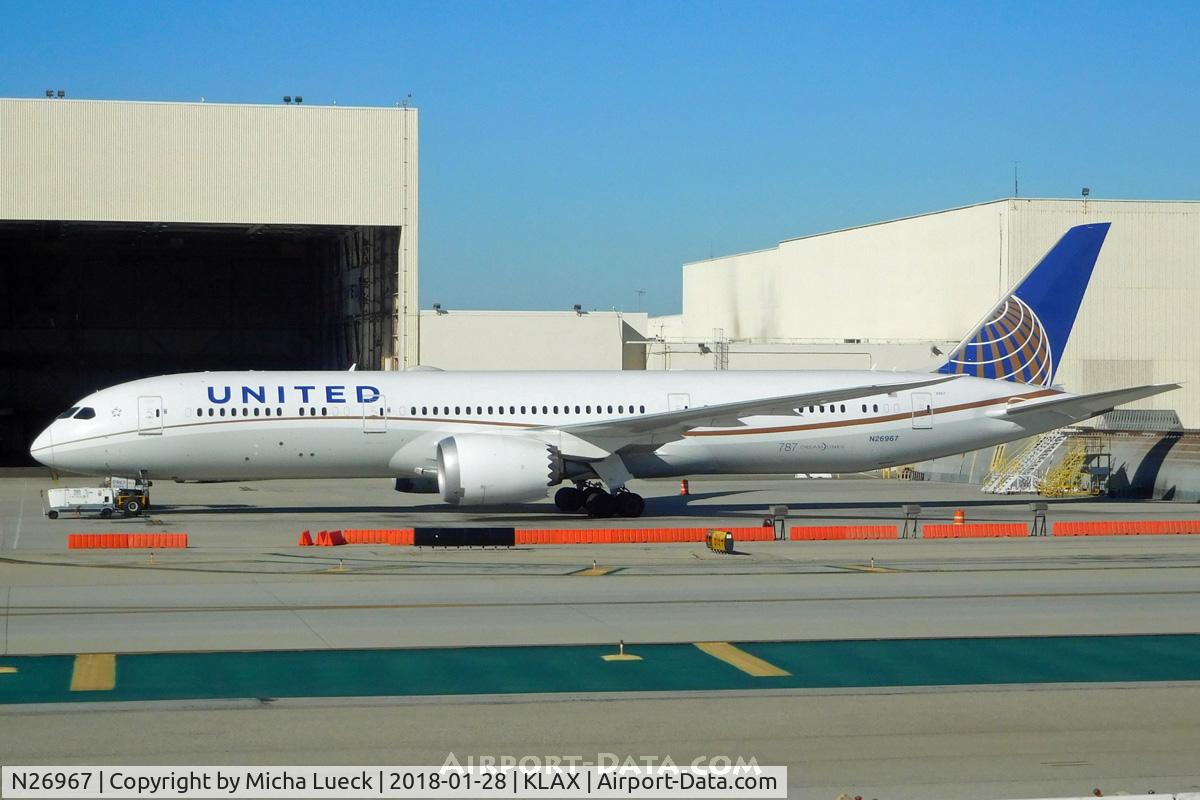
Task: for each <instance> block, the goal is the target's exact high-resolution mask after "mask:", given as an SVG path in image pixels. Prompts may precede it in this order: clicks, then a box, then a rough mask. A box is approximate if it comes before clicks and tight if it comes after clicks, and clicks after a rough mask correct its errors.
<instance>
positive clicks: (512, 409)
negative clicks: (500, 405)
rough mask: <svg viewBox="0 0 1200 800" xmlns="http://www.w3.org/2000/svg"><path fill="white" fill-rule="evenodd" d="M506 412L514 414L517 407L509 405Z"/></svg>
mask: <svg viewBox="0 0 1200 800" xmlns="http://www.w3.org/2000/svg"><path fill="white" fill-rule="evenodd" d="M508 413H510V414H515V413H517V407H516V406H509V407H508Z"/></svg>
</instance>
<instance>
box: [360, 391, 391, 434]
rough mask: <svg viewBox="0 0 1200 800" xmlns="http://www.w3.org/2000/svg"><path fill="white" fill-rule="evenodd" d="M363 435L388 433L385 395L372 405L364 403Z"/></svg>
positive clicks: (376, 399)
mask: <svg viewBox="0 0 1200 800" xmlns="http://www.w3.org/2000/svg"><path fill="white" fill-rule="evenodd" d="M362 415H363V433H387V424H388V421H387V398H385V397H384V396H383V395H380V396H379V397H377V398H375V401H374V402H372V403H363V405H362Z"/></svg>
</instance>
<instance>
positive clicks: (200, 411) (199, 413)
mask: <svg viewBox="0 0 1200 800" xmlns="http://www.w3.org/2000/svg"><path fill="white" fill-rule="evenodd" d="M196 416H197V417H203V416H204V409H203V408H197V409H196Z"/></svg>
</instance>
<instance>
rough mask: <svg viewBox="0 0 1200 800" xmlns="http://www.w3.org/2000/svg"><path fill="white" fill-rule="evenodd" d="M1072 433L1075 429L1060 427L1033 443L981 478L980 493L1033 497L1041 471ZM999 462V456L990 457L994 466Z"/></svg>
mask: <svg viewBox="0 0 1200 800" xmlns="http://www.w3.org/2000/svg"><path fill="white" fill-rule="evenodd" d="M1072 433H1074V430H1073V429H1071V428H1059V429H1058V430H1054V431H1050V432H1048V433H1043V434H1042V435H1041V436H1039V437H1038V438H1037V439H1034V440H1032V441H1031V442H1030V443H1029V444H1028V445H1026V446H1025V447H1024V448H1022V450H1021V451H1020V452H1018V453H1017V454H1016V455H1015V456H1013V457H1012V458H1011V459H1009V460H1008V461H1007V462H1005V463H1003V464H1001V465H1000V466H999V467H994V468H993V469H992V471H991V472H989V473H988V475H987V477H986V478H984V482H983V491H985V492H988V493H990V494H1017V493H1020V492H1028V493H1031V494H1032V493H1033V492H1036V491H1038V488H1039V486H1040V484H1041V480H1042V468H1043V467H1044V466H1045V465H1046V464H1047V463H1048V462H1049V461H1050V459H1051V457H1052V456H1053V455H1054V453H1055V451H1057V450H1058V448H1059V447H1060V446H1062V443H1063V442H1065V441H1066V440H1067V439H1068V438H1070V436H1071V434H1072ZM998 459H1003V454H1002V453H1001V455H1000V456H998V457H994V458H993V464H995V462H996V461H997V460H998Z"/></svg>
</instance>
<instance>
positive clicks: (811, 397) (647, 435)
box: [548, 375, 958, 452]
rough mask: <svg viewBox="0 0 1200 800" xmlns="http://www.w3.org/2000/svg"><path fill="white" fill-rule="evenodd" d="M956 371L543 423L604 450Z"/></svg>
mask: <svg viewBox="0 0 1200 800" xmlns="http://www.w3.org/2000/svg"><path fill="white" fill-rule="evenodd" d="M957 378H958V376H957V375H937V376H936V377H930V378H924V379H922V380H917V381H904V382H901V383H872V384H860V385H857V386H846V387H843V388H838V389H824V390H822V391H818V392H807V393H805V394H790V395H783V396H780V397H758V398H754V399H751V400H739V401H737V402H734V403H720V404H718V405H711V406H698V407H696V408H685V409H682V410H679V411H664V412H660V413H658V414H645V415H642V416H640V417H630V418H627V419H614V420H606V421H601V422H584V423H580V424H578V425H561V426H548V427H553V428H554V429H555V430H560V431H562V432H563V433H569V434H572V435H573V436H577V437H579V438H580V439H583V440H585V441H588V442H591V443H592V444H594V445H596V446H598V447H602V448H604V449H605V450H608V451H609V452H614V451H616V450H618V449H620V448H621V447H624V446H626V445H631V444H640V445H649V446H652V447H658V446H660V445H663V444H665V443H666V442H670V441H675V440H677V439H682V438H683V434H684V432H685V431H689V430H692V429H693V428H720V427H734V426H737V425H741V424H744V423H742V422H741V420H742V419H744V418H746V417H758V416H775V415H780V416H781V415H786V414H795V413H796V412H795V410H796V409H797V408H800V407H802V406H813V405H824V404H828V403H838V402H842V401H844V400H855V399H857V398H860V397H872V396H876V395H882V394H888V393H889V392H902V391H907V390H909V389H921V388H924V387H927V386H935V385H937V384H939V383H945V382H946V381H952V380H956V379H957Z"/></svg>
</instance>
